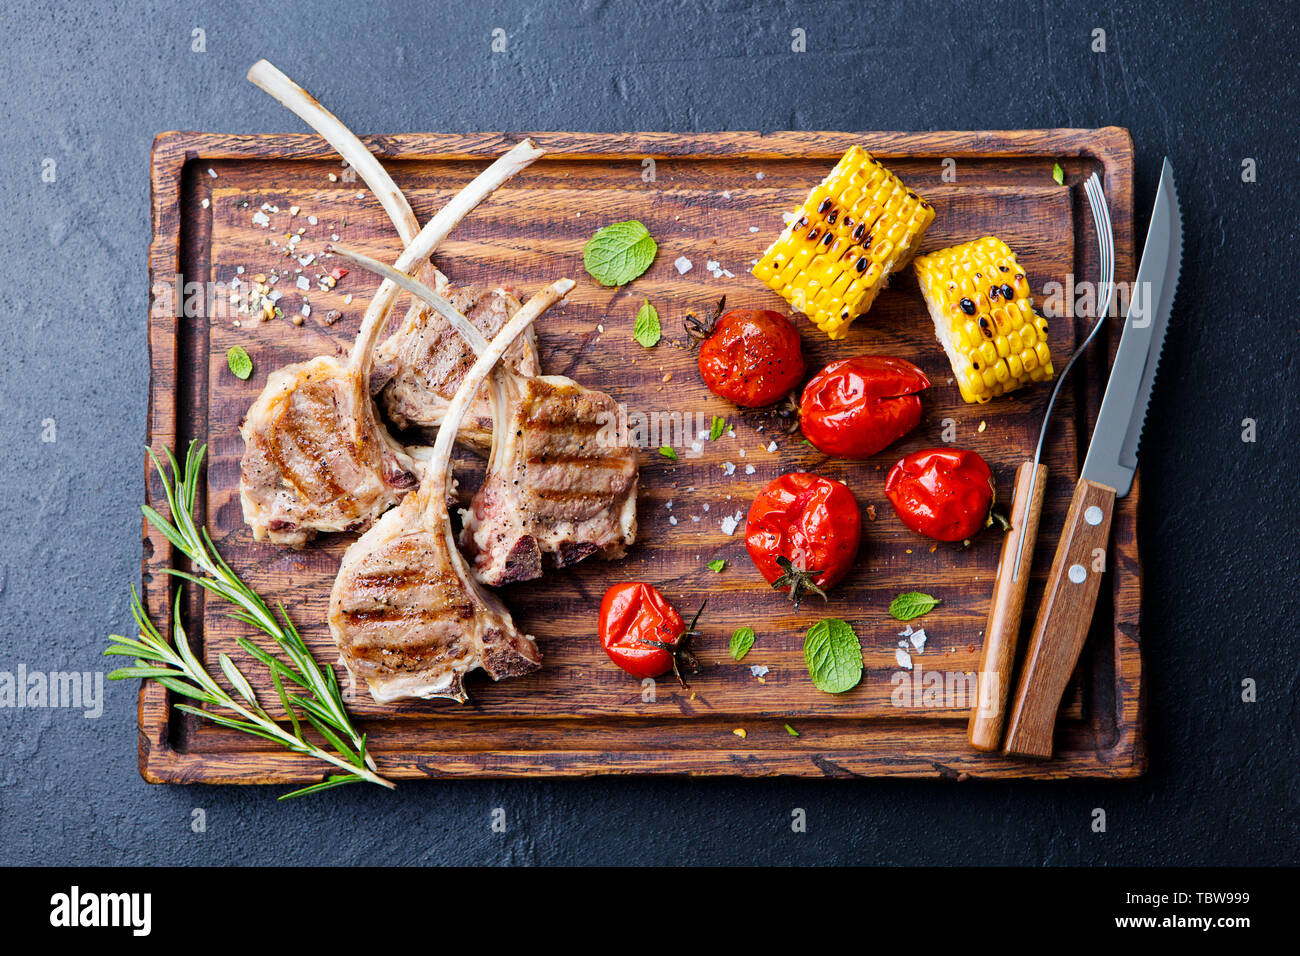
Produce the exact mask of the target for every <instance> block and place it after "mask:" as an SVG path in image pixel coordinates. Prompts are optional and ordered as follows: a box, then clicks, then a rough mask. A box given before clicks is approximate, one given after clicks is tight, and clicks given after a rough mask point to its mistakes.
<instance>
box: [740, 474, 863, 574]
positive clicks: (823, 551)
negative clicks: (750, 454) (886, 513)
mask: <svg viewBox="0 0 1300 956" xmlns="http://www.w3.org/2000/svg"><path fill="white" fill-rule="evenodd" d="M861 541H862V513H861V511H860V510H859V509H858V502H857V499H856V498H854V497H853V492H851V491H850V490H849V488H848V486H847V485H845V484H843V483H842V482H838V481H834V480H833V479H830V478H822V477H821V476H819V475H813V474H809V473H808V472H802V471H796V472H791V473H790V474H787V475H782V476H780V477H779V478H777V479H776V480H774V481H772V482H771V483H770V484H769V485H768V486H767V487H766V488H764V489H763V490H762V491H761V492H760V493H759V495H758V497H757V498H755V499H754V503H753V504H752V505H750V507H749V518H748V520H747V521H746V524H745V547H746V548H747V549H748V551H749V557H750V559H751V560H752V561H753V562H754V566H755V567H756V568H758V572H759V574H761V575H763V577H764V579H765V580H766V581H767V583H768V584H771V583H772V582H773V581H775V580H776V579H777V578H779V577H780V576H781V575H782V574H783V573H784V572H783V571H782V570H781V566H780V565H779V564H777V563H776V559H777V558H778V557H785V558H789V559H790V562H791V564H793V565H794V566H795V567H796V568H799V569H801V570H804V571H821V572H822V573H821V574H819V575H817V577H815V578H814V579H813V583H815V584H816V585H817V586H818V587H820V588H828V587H831V586H832V585H834V584H837V583H838V582H839V581H840V580H842V579H843V578H844V576H845V575H846V574H848V573H849V571H850V570H851V569H852V567H853V565H854V562H855V561H856V560H857V556H858V546H859V544H861ZM782 590H783V591H784V590H788V589H787V588H782Z"/></svg>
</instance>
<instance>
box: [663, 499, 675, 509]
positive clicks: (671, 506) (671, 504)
mask: <svg viewBox="0 0 1300 956" xmlns="http://www.w3.org/2000/svg"><path fill="white" fill-rule="evenodd" d="M664 507H665V508H667V509H668V510H669V511H672V510H673V503H672V500H671V499H669V501H668V503H667V504H666V505H664Z"/></svg>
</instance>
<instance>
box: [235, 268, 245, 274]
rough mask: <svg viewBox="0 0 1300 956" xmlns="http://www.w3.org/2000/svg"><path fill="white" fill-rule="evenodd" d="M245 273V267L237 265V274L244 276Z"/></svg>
mask: <svg viewBox="0 0 1300 956" xmlns="http://www.w3.org/2000/svg"><path fill="white" fill-rule="evenodd" d="M243 274H244V267H243V266H235V275H237V276H242V275H243Z"/></svg>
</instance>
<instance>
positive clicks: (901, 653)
mask: <svg viewBox="0 0 1300 956" xmlns="http://www.w3.org/2000/svg"><path fill="white" fill-rule="evenodd" d="M894 660H895V661H897V662H898V666H899V667H901V668H903V670H905V671H910V670H911V669H912V655H911V654H909V653H907V651H905V650H903V649H902V648H901V647H900V648H898V649H897V650H895V651H894Z"/></svg>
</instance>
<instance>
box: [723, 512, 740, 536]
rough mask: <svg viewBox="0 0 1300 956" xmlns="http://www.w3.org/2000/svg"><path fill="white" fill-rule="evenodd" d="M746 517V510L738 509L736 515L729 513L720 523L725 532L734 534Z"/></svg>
mask: <svg viewBox="0 0 1300 956" xmlns="http://www.w3.org/2000/svg"><path fill="white" fill-rule="evenodd" d="M744 519H745V515H744V512H741V511H737V512H736V513H735V514H734V515H727V516H726V517H725V518H723V519H722V520H721V521H720V522H718V523H719V524H720V525H721V526H722V533H723V534H732V533H733V532H734V531H735V530H736V527H737V526H738V525H739V524H740V522H741V521H743V520H744Z"/></svg>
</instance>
